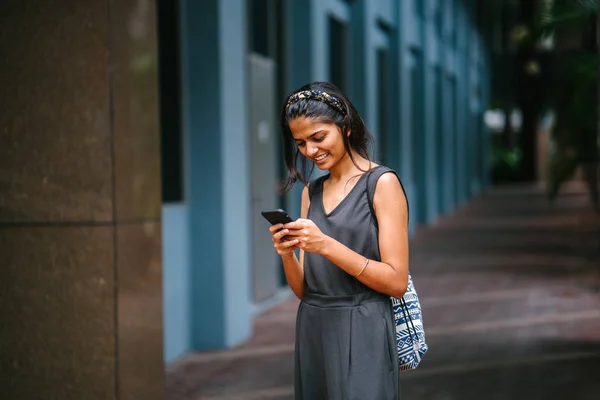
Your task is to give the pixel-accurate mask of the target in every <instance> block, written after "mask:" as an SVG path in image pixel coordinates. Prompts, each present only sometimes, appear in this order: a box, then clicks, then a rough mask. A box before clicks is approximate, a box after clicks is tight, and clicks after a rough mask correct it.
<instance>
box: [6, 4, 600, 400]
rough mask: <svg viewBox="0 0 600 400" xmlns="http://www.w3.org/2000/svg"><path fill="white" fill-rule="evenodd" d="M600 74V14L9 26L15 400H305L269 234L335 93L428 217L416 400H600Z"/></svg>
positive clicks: (111, 7) (153, 12)
mask: <svg viewBox="0 0 600 400" xmlns="http://www.w3.org/2000/svg"><path fill="white" fill-rule="evenodd" d="M599 54H600V47H599V40H598V2H597V1H596V0H203V1H199V0H120V1H114V0H77V1H75V0H55V1H48V0H46V1H43V0H39V1H32V0H19V1H17V0H3V1H2V2H1V3H0V88H2V90H1V91H0V100H1V103H0V104H2V109H1V110H0V284H1V290H0V315H1V318H2V320H1V326H0V355H1V356H0V397H1V398H2V399H16V400H25V399H60V400H67V399H85V400H87V399H122V400H123V399H172V400H175V399H177V400H184V399H186V400H187V399H194V400H195V399H292V398H293V343H294V324H295V313H296V307H297V300H295V298H293V296H292V294H291V292H290V291H289V290H288V289H287V287H286V284H285V279H284V276H283V273H282V269H281V265H280V261H279V259H278V257H277V255H276V253H275V252H274V251H273V249H272V243H271V240H270V236H269V235H268V231H267V228H268V224H267V223H266V221H264V220H263V219H262V217H261V216H260V210H263V209H267V208H276V207H282V208H285V209H286V210H287V211H288V213H289V214H290V215H291V216H292V217H294V218H296V217H298V216H299V210H300V192H301V189H302V188H301V187H300V185H297V187H296V188H294V190H292V191H291V192H290V193H288V194H286V195H280V194H278V192H277V187H278V184H279V182H280V181H281V180H282V179H283V178H284V176H285V168H284V163H283V153H282V151H281V140H280V129H279V122H278V118H279V113H280V109H281V106H282V103H283V102H284V100H285V98H286V96H287V94H289V93H290V92H291V91H293V90H295V89H296V88H298V87H300V86H302V85H304V84H306V83H308V82H310V81H314V80H328V81H331V82H333V83H334V84H336V85H337V86H339V87H340V88H341V89H342V90H343V91H345V92H346V93H347V94H348V95H349V97H350V99H351V100H352V102H353V103H354V104H355V106H356V107H357V109H358V110H359V112H360V113H361V115H362V117H363V119H364V120H365V122H366V123H367V125H368V126H369V127H370V129H371V131H372V133H373V134H374V136H375V146H374V148H373V149H372V152H373V156H374V158H375V160H376V161H377V162H379V163H383V164H385V165H387V166H389V167H391V168H393V169H395V170H396V171H398V173H399V175H400V177H401V179H402V180H403V183H404V186H405V188H406V190H407V194H408V197H409V202H410V210H411V215H410V221H411V222H410V235H411V272H412V274H413V278H414V281H415V285H416V287H417V290H418V291H419V295H420V297H421V302H422V305H423V313H424V321H425V330H426V334H427V338H428V343H429V344H430V350H429V352H428V353H427V355H426V357H425V358H424V360H423V362H422V364H421V365H420V366H419V368H418V369H417V370H415V371H410V372H407V373H405V374H402V376H401V380H402V384H401V385H402V391H403V394H404V398H406V399H426V400H429V399H449V400H451V399H564V398H571V399H597V398H600V382H599V380H598V378H597V376H598V372H597V371H598V370H599V369H600V240H599V239H600V222H599V212H600V200H599V197H600V196H599V194H598V193H599V188H600V178H599V176H600V175H599V166H600V165H599V132H600V120H599V118H598V88H599V86H598V57H599ZM365 400H368V399H365Z"/></svg>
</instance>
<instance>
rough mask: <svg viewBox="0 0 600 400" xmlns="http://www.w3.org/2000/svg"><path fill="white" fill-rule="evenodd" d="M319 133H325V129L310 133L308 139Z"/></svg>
mask: <svg viewBox="0 0 600 400" xmlns="http://www.w3.org/2000/svg"><path fill="white" fill-rule="evenodd" d="M321 132H325V129H319V130H318V131H316V132H313V133H311V134H310V136H309V137H308V138H309V139H310V138H311V137H313V136H315V135H316V134H318V133H321ZM294 140H304V139H296V138H294Z"/></svg>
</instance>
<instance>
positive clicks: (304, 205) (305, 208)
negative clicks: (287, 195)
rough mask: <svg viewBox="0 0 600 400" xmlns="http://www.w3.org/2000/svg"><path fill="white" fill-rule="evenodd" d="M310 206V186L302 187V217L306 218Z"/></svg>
mask: <svg viewBox="0 0 600 400" xmlns="http://www.w3.org/2000/svg"><path fill="white" fill-rule="evenodd" d="M308 206H310V198H309V197H308V186H306V187H305V188H304V189H302V202H301V204H300V218H304V219H306V217H307V216H308Z"/></svg>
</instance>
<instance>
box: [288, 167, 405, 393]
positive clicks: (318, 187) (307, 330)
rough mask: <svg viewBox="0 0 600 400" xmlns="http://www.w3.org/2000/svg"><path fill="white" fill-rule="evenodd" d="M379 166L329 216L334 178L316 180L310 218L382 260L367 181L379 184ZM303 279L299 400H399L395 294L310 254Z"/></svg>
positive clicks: (351, 245)
mask: <svg viewBox="0 0 600 400" xmlns="http://www.w3.org/2000/svg"><path fill="white" fill-rule="evenodd" d="M381 168H382V167H377V168H374V169H373V170H371V171H370V172H368V173H365V174H363V175H362V176H361V177H360V178H359V179H358V181H357V183H356V184H355V186H354V187H353V188H352V189H351V191H350V192H349V193H348V194H347V196H346V197H345V198H344V199H343V200H342V202H341V203H340V204H339V205H338V206H337V207H336V208H335V209H333V210H332V211H331V212H330V213H329V214H326V213H325V211H324V208H323V203H322V193H323V182H324V180H325V179H327V178H328V176H324V177H321V178H318V179H316V180H315V181H314V182H312V183H311V185H310V190H309V193H310V208H309V210H308V219H310V220H312V221H313V222H314V223H315V224H316V225H317V226H318V227H319V228H320V229H321V231H322V232H323V233H324V234H326V235H328V236H330V237H333V238H334V239H336V240H338V241H339V242H341V243H343V244H344V245H346V246H347V247H349V248H350V249H352V250H354V251H356V252H357V253H359V254H361V255H363V256H365V257H368V258H369V259H372V260H380V255H379V246H378V236H377V228H376V227H375V226H374V224H373V222H372V217H371V212H370V208H369V204H368V200H367V187H366V181H367V180H366V179H365V178H366V177H367V174H369V173H370V174H372V176H371V177H370V178H369V180H376V179H378V178H379V175H381V173H382V172H385V170H387V168H383V170H381ZM387 171H389V170H387ZM372 183H373V182H371V184H372ZM372 186H373V187H375V185H372ZM304 279H305V290H304V298H303V299H302V301H301V302H300V305H299V308H298V314H297V320H296V345H295V347H296V351H295V398H296V400H399V399H400V395H399V368H398V356H397V353H396V339H395V330H394V324H393V319H392V318H393V317H392V315H393V314H392V308H391V302H390V299H389V296H387V295H384V294H381V293H378V292H376V291H374V290H372V289H370V288H369V287H367V286H365V285H363V284H362V283H361V282H359V281H358V280H357V279H356V278H354V277H353V276H351V275H349V274H347V273H346V272H344V271H343V270H342V269H341V268H339V267H338V266H336V265H335V264H333V263H332V262H330V261H329V260H328V259H326V258H325V257H323V256H321V255H318V254H314V253H305V259H304Z"/></svg>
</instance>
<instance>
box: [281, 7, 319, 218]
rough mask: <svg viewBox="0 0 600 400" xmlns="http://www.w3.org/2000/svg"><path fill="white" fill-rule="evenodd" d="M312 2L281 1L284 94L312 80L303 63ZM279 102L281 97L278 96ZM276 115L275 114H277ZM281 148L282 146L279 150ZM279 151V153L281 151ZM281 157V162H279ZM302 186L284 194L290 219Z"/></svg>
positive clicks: (295, 214) (307, 52) (307, 65)
mask: <svg viewBox="0 0 600 400" xmlns="http://www.w3.org/2000/svg"><path fill="white" fill-rule="evenodd" d="M311 9H312V2H311V1H292V0H287V1H286V2H285V15H284V18H285V25H284V26H285V27H286V30H285V46H284V50H283V51H284V52H285V53H284V60H285V65H284V68H285V71H284V73H283V76H284V85H285V92H286V94H289V93H291V92H292V91H293V90H296V89H298V88H299V87H301V86H303V85H305V84H307V83H309V82H310V81H311V80H312V70H311V68H312V67H311V64H310V63H309V62H307V60H310V59H311V58H312V57H314V56H313V52H312V49H313V46H312V43H313V40H312V38H313V36H314V35H315V32H313V30H312V29H311V27H312V11H311ZM281 101H283V99H281ZM278 117H279V116H278ZM281 150H282V151H283V149H281ZM282 154H283V153H282ZM283 162H284V161H283V156H282V163H283ZM303 188H304V186H303V185H302V184H301V183H298V184H296V186H294V188H293V189H292V190H291V191H290V192H289V193H288V194H287V195H286V196H285V208H286V211H287V212H288V213H289V214H290V216H291V217H292V218H297V217H300V203H301V194H302V189H303Z"/></svg>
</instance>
